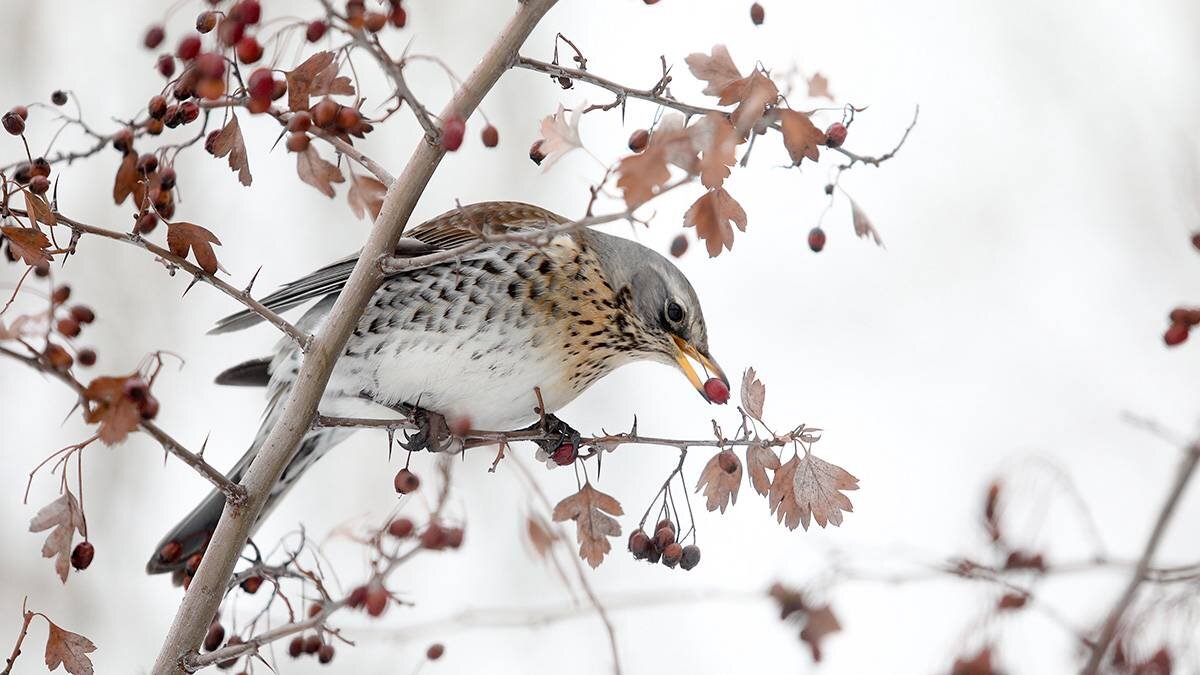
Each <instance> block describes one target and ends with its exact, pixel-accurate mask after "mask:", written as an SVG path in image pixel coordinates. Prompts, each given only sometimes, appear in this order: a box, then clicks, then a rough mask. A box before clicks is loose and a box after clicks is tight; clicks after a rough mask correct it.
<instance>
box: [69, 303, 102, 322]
mask: <svg viewBox="0 0 1200 675" xmlns="http://www.w3.org/2000/svg"><path fill="white" fill-rule="evenodd" d="M71 318H72V319H75V320H76V321H78V322H79V323H91V322H93V321H95V320H96V313H95V312H93V311H92V308H91V307H88V306H87V305H75V306H74V307H72V308H71Z"/></svg>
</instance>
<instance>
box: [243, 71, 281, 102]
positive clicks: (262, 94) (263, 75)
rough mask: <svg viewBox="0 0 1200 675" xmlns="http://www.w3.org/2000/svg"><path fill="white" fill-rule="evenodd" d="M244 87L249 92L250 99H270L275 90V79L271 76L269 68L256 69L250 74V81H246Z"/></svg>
mask: <svg viewBox="0 0 1200 675" xmlns="http://www.w3.org/2000/svg"><path fill="white" fill-rule="evenodd" d="M246 87H247V88H248V89H249V91H250V96H251V98H262V99H267V100H270V99H271V94H272V93H273V92H274V90H275V77H274V75H272V74H271V69H269V68H258V69H257V70H255V71H254V72H253V73H250V79H249V80H247V84H246Z"/></svg>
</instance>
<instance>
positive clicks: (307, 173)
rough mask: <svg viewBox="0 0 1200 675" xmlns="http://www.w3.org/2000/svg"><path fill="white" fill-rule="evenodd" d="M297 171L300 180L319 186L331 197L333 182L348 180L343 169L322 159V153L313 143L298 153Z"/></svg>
mask: <svg viewBox="0 0 1200 675" xmlns="http://www.w3.org/2000/svg"><path fill="white" fill-rule="evenodd" d="M296 173H298V174H300V180H302V181H304V182H305V183H308V184H309V185H311V186H313V187H315V188H317V189H318V190H320V191H321V193H322V194H324V195H325V196H326V197H329V198H333V196H334V191H333V183H344V182H346V177H345V176H343V175H342V170H341V169H339V168H337V166H336V165H334V164H330V163H329V162H327V161H325V160H324V159H321V155H320V154H318V153H317V150H316V148H314V147H312V146H311V145H310V146H309V147H308V149H307V150H305V151H304V152H301V153H298V154H297V155H296Z"/></svg>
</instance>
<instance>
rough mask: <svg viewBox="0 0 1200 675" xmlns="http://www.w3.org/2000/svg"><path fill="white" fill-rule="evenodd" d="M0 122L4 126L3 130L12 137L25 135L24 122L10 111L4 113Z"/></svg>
mask: <svg viewBox="0 0 1200 675" xmlns="http://www.w3.org/2000/svg"><path fill="white" fill-rule="evenodd" d="M2 121H3V124H4V130H5V131H7V132H8V133H10V134H12V135H13V136H20V135H21V134H23V133H25V120H23V119H21V116H20V115H18V114H17V113H15V112H13V111H11V110H10V111H8V112H6V113H4V118H3V120H2Z"/></svg>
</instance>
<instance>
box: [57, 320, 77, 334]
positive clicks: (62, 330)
mask: <svg viewBox="0 0 1200 675" xmlns="http://www.w3.org/2000/svg"><path fill="white" fill-rule="evenodd" d="M55 329H56V330H57V331H58V333H59V335H62V336H64V337H69V338H73V337H79V322H78V321H76V320H75V319H72V318H70V317H68V318H65V319H59V320H58V323H57V324H56V325H55Z"/></svg>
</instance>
